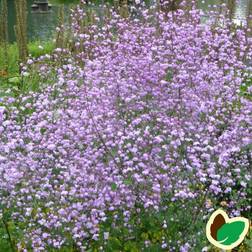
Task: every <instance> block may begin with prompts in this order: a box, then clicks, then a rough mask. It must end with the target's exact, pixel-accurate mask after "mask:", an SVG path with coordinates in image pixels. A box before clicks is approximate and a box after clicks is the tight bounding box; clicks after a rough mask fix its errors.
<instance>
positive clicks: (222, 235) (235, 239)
mask: <svg viewBox="0 0 252 252" xmlns="http://www.w3.org/2000/svg"><path fill="white" fill-rule="evenodd" d="M248 230H249V220H248V219H246V218H243V217H235V218H231V219H230V218H229V217H228V216H227V214H226V213H225V212H224V211H223V210H221V209H219V210H217V211H215V212H214V213H213V214H212V215H211V217H210V219H209V221H208V222H207V226H206V236H207V239H208V240H209V241H210V242H211V243H212V244H213V245H214V246H216V247H217V248H220V249H224V250H231V249H233V248H235V247H237V246H238V245H239V244H240V243H242V241H243V240H244V238H245V236H246V234H247V233H248Z"/></svg>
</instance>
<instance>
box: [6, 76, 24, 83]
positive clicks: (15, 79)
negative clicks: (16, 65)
mask: <svg viewBox="0 0 252 252" xmlns="http://www.w3.org/2000/svg"><path fill="white" fill-rule="evenodd" d="M20 81H21V79H20V77H12V78H10V79H8V82H9V83H13V84H18V83H20Z"/></svg>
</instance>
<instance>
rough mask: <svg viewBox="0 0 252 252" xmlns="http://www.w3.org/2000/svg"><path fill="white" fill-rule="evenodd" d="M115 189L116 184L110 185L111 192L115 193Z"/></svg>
mask: <svg viewBox="0 0 252 252" xmlns="http://www.w3.org/2000/svg"><path fill="white" fill-rule="evenodd" d="M116 189H117V184H116V183H112V184H111V190H112V191H116Z"/></svg>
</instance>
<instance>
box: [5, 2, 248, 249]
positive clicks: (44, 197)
mask: <svg viewBox="0 0 252 252" xmlns="http://www.w3.org/2000/svg"><path fill="white" fill-rule="evenodd" d="M85 15H86V14H85V9H84V8H83V7H82V6H79V7H78V8H76V10H75V11H74V12H73V14H72V18H73V23H72V31H73V41H74V46H73V51H72V52H70V51H67V50H66V49H57V50H56V51H55V54H54V55H52V56H46V57H47V58H50V60H51V61H53V60H55V61H57V62H59V61H60V62H61V64H60V65H59V66H58V67H57V68H50V64H46V63H45V64H44V65H43V66H42V67H41V69H42V70H41V75H43V76H45V75H47V74H48V75H49V74H50V73H54V78H55V76H56V80H57V81H56V82H55V83H54V84H50V85H47V86H46V87H44V88H43V89H42V90H41V91H40V92H37V93H33V92H30V93H29V94H25V95H22V96H20V97H18V98H15V99H14V98H9V99H6V101H5V108H1V110H0V123H1V125H0V133H1V134H0V201H1V204H2V206H3V207H2V208H1V211H2V213H1V214H2V215H4V213H5V212H6V211H8V210H7V209H12V210H11V216H12V218H13V219H14V220H16V221H18V222H19V223H23V227H24V228H23V232H24V234H25V240H24V242H27V244H30V246H32V248H33V250H34V251H44V250H46V248H48V247H54V248H61V247H62V246H64V245H66V243H67V242H68V238H69V237H71V239H72V240H73V241H74V242H75V244H76V246H77V247H79V248H80V249H82V250H83V251H84V250H85V248H86V247H87V246H88V245H90V243H91V242H92V241H94V240H97V239H99V234H100V233H99V232H100V230H99V225H100V223H102V222H104V221H106V219H107V215H108V213H113V212H116V211H118V210H120V211H122V212H123V213H124V219H123V220H122V221H123V222H125V223H127V222H128V221H129V219H130V216H131V213H132V212H136V208H137V206H138V207H140V208H141V207H142V209H144V211H149V210H150V209H154V210H155V211H159V209H160V207H164V206H163V205H162V204H163V198H164V197H166V198H167V197H169V199H170V201H171V202H176V201H180V200H190V199H197V198H202V195H205V197H204V199H205V200H206V202H204V203H207V199H211V200H212V201H214V200H215V201H216V202H219V200H220V201H221V200H222V201H223V200H224V201H225V202H226V204H227V207H228V208H229V209H232V210H236V211H243V210H249V209H250V207H251V206H250V205H249V204H248V202H247V201H246V197H247V189H248V184H249V181H250V180H251V143H252V117H251V111H252V102H251V100H250V99H247V98H244V97H243V96H242V95H241V94H240V92H241V91H240V87H241V85H242V84H243V83H244V80H245V79H246V78H248V76H249V71H250V68H249V67H248V62H249V61H250V60H251V56H252V47H251V46H252V38H250V37H249V36H248V32H249V30H248V29H247V28H246V26H245V27H242V28H235V29H234V27H233V25H231V23H230V22H228V21H227V20H225V19H224V18H223V19H222V20H221V21H220V20H218V22H219V24H218V25H216V24H214V23H213V22H212V23H211V22H210V21H209V22H208V23H205V24H203V23H202V22H201V15H200V12H199V11H198V10H196V9H191V10H190V11H189V10H183V9H180V10H178V11H176V12H164V11H162V9H161V10H160V9H159V10H158V11H156V12H154V14H153V8H150V10H149V11H148V10H145V11H142V12H141V15H139V17H138V18H137V17H134V18H126V19H125V18H120V16H119V15H117V14H116V13H113V14H112V17H111V16H110V18H109V19H104V20H103V26H102V28H101V27H100V24H99V23H93V24H91V25H90V26H89V27H86V26H83V24H82V20H83V19H84V18H85ZM96 19H98V18H96ZM222 21H223V22H222ZM40 60H41V59H40ZM34 64H36V61H35V63H34ZM234 191H235V193H236V194H235V196H234V193H233V192H234ZM241 200H243V203H242V204H238V203H239V202H240V201H241ZM237 204H238V205H239V206H238V205H237ZM206 205H207V204H206ZM237 206H238V207H237ZM166 207H168V208H169V205H167V206H166ZM184 207H185V211H186V204H185V205H184ZM202 207H203V208H204V209H205V207H206V208H207V206H205V205H204V204H203V206H202ZM115 218H116V217H115ZM168 228H169V224H168ZM105 236H106V239H108V234H107V233H105V234H104V237H105ZM23 244H24V243H23V242H20V244H19V246H20V249H21V248H22V247H24V245H23ZM26 246H28V245H26ZM162 246H163V245H162ZM166 246H167V245H166V244H165V245H164V246H163V247H164V248H166ZM166 249H167V248H166ZM183 249H184V248H183ZM183 251H185V250H183ZM186 251H187V250H186Z"/></svg>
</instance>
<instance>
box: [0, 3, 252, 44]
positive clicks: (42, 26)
mask: <svg viewBox="0 0 252 252" xmlns="http://www.w3.org/2000/svg"><path fill="white" fill-rule="evenodd" d="M33 2H34V0H27V7H28V37H29V40H30V41H32V40H48V39H49V38H51V37H52V34H53V32H54V30H55V27H56V25H57V14H58V7H57V6H53V7H52V11H51V12H50V13H46V14H42V13H32V11H31V5H32V3H33ZM0 3H1V0H0ZM222 3H226V4H227V5H228V8H229V10H230V11H231V15H232V18H233V19H234V20H235V21H237V22H241V21H242V20H245V19H246V17H247V16H248V15H250V14H252V0H198V7H199V8H201V9H203V10H209V9H211V8H212V6H214V5H216V6H218V5H221V4H222ZM8 12H9V15H8V26H9V39H10V42H14V41H15V34H14V29H13V26H14V24H15V6H14V0H8Z"/></svg>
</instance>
